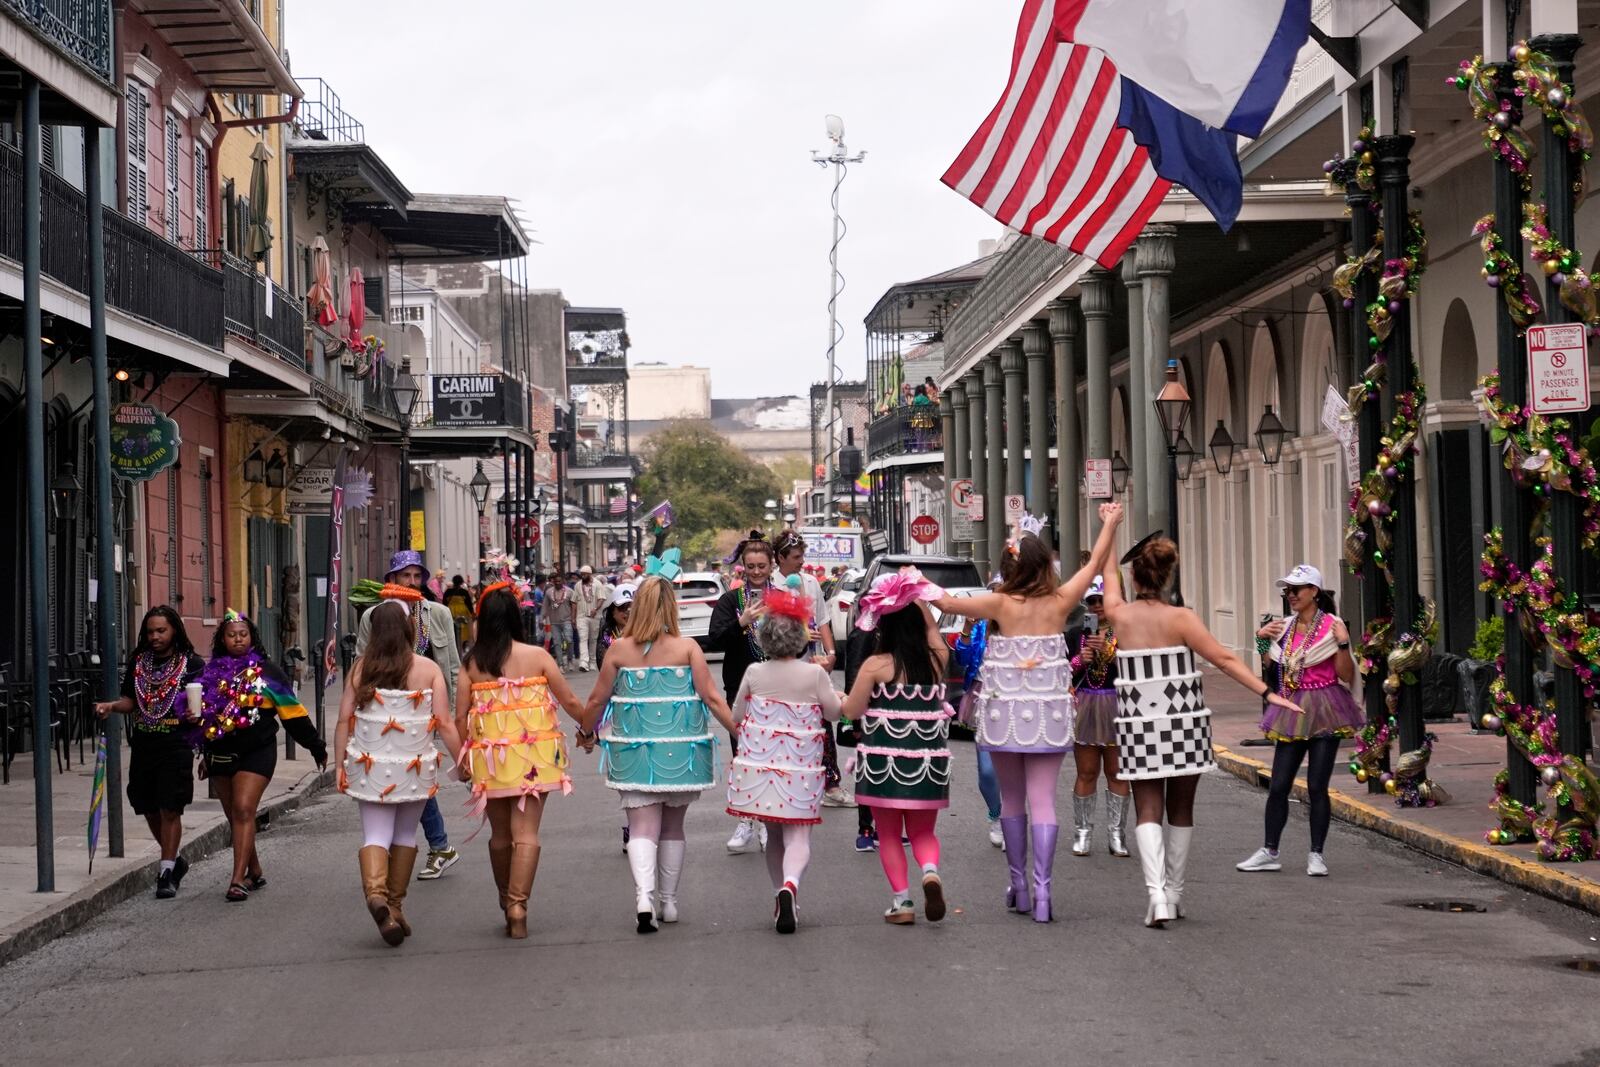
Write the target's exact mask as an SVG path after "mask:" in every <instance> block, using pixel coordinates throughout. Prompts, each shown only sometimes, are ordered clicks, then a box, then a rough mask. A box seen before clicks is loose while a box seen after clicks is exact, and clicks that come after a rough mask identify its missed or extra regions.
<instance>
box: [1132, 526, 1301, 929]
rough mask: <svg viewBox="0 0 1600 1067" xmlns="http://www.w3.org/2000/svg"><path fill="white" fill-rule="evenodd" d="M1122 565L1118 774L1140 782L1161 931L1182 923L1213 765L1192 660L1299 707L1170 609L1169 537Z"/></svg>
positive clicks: (1153, 922) (1173, 556) (1139, 829)
mask: <svg viewBox="0 0 1600 1067" xmlns="http://www.w3.org/2000/svg"><path fill="white" fill-rule="evenodd" d="M1123 562H1124V563H1131V564H1132V567H1133V587H1134V591H1135V596H1134V598H1133V600H1131V601H1129V600H1125V599H1124V598H1123V595H1122V581H1121V573H1120V571H1119V570H1118V569H1116V568H1108V569H1107V572H1106V575H1105V579H1106V580H1105V618H1106V621H1107V622H1109V623H1110V624H1111V625H1112V626H1113V627H1115V628H1116V631H1117V641H1118V648H1117V705H1118V716H1117V749H1118V752H1119V754H1120V757H1121V766H1120V768H1119V770H1118V777H1120V778H1123V779H1126V780H1129V781H1132V782H1133V806H1134V812H1135V815H1136V818H1137V822H1138V825H1137V826H1135V827H1134V831H1133V836H1134V840H1135V841H1136V842H1137V843H1138V846H1139V863H1140V865H1141V866H1142V867H1143V869H1144V882H1145V888H1146V889H1147V890H1148V891H1149V894H1150V901H1149V906H1148V908H1147V909H1146V911H1145V925H1146V926H1162V925H1163V924H1165V923H1166V922H1167V921H1168V920H1170V919H1175V918H1182V917H1183V910H1182V905H1181V901H1182V897H1183V879H1184V869H1185V867H1186V866H1187V865H1188V860H1189V841H1190V838H1191V837H1192V836H1193V834H1194V795H1195V790H1196V789H1197V788H1198V786H1199V784H1200V777H1199V776H1200V774H1201V773H1203V772H1204V771H1207V770H1210V769H1211V768H1212V767H1214V766H1215V765H1216V764H1215V763H1214V762H1213V760H1212V757H1211V712H1210V710H1209V709H1208V708H1207V707H1206V703H1205V693H1204V690H1203V688H1202V686H1201V683H1200V673H1199V670H1198V668H1197V666H1196V664H1195V656H1196V655H1198V656H1200V657H1201V658H1202V659H1205V660H1207V661H1209V662H1210V663H1211V664H1212V665H1213V666H1215V667H1216V668H1217V669H1218V670H1220V671H1222V673H1223V674H1226V675H1227V676H1228V677H1230V678H1232V679H1233V680H1234V681H1236V682H1238V683H1239V684H1240V685H1242V686H1244V687H1245V688H1246V689H1248V690H1250V691H1251V692H1252V693H1255V694H1257V695H1258V696H1260V697H1261V700H1262V707H1263V708H1265V707H1266V705H1268V704H1275V705H1277V706H1279V707H1283V708H1288V709H1291V710H1294V711H1299V709H1298V708H1297V707H1295V705H1294V704H1292V703H1291V702H1289V701H1287V700H1285V699H1284V698H1283V697H1281V696H1279V695H1278V694H1277V693H1274V692H1273V691H1272V687H1271V686H1269V685H1267V684H1266V683H1265V682H1263V681H1262V680H1261V679H1260V678H1258V677H1256V676H1255V675H1254V674H1252V673H1251V672H1250V669H1249V668H1248V667H1246V666H1245V665H1244V664H1243V663H1242V662H1240V660H1239V658H1238V657H1237V656H1235V655H1234V654H1233V653H1231V652H1229V651H1228V650H1227V649H1225V648H1223V647H1222V645H1221V644H1219V643H1218V641H1217V639H1216V638H1214V637H1212V636H1211V634H1210V632H1209V631H1207V630H1206V628H1205V626H1203V625H1202V624H1201V622H1200V618H1199V616H1197V615H1195V613H1194V612H1192V611H1189V610H1188V609H1187V608H1178V607H1174V606H1173V605H1172V604H1171V603H1169V601H1168V597H1167V594H1166V589H1167V586H1168V585H1169V584H1170V582H1171V581H1172V572H1173V569H1174V568H1176V567H1177V565H1178V546H1177V545H1175V544H1174V543H1173V542H1172V541H1171V540H1170V539H1168V538H1165V537H1159V536H1152V537H1148V538H1146V539H1145V540H1144V541H1141V542H1140V543H1139V544H1137V545H1135V546H1134V548H1133V550H1132V551H1131V552H1129V553H1128V555H1126V556H1124V557H1123ZM1163 818H1165V819H1166V821H1167V823H1168V826H1167V828H1166V830H1165V831H1163V829H1162V825H1161V824H1162V819H1163Z"/></svg>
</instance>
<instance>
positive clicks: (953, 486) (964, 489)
mask: <svg viewBox="0 0 1600 1067" xmlns="http://www.w3.org/2000/svg"><path fill="white" fill-rule="evenodd" d="M950 506H951V507H953V508H955V509H956V510H957V511H968V510H970V509H971V507H972V479H971V478H955V479H952V480H951V482H950Z"/></svg>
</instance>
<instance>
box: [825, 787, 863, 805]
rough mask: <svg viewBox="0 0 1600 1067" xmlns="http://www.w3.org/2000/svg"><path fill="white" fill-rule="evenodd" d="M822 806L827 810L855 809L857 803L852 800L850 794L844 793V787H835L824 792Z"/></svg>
mask: <svg viewBox="0 0 1600 1067" xmlns="http://www.w3.org/2000/svg"><path fill="white" fill-rule="evenodd" d="M822 806H823V807H825V808H853V807H855V806H856V802H855V801H854V800H851V799H850V794H848V793H846V792H845V791H844V787H843V786H837V785H836V786H834V787H833V788H832V789H825V790H823V792H822Z"/></svg>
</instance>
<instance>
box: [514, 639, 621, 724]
mask: <svg viewBox="0 0 1600 1067" xmlns="http://www.w3.org/2000/svg"><path fill="white" fill-rule="evenodd" d="M533 651H534V655H535V657H536V658H537V659H538V661H539V673H540V674H543V675H544V677H545V682H546V683H547V684H548V685H549V686H550V695H551V696H553V697H555V698H556V703H558V704H560V705H561V708H562V710H563V711H565V712H566V713H567V714H568V715H570V716H572V720H573V721H574V722H576V723H577V724H578V729H580V730H582V729H583V701H581V700H579V699H578V694H577V693H575V692H573V691H572V683H570V682H568V681H567V679H566V676H565V675H563V674H562V673H561V671H560V669H559V668H558V667H557V666H556V661H555V660H553V659H551V658H550V653H548V652H546V651H545V650H544V649H542V648H540V647H539V646H537V645H535V646H533ZM611 676H612V677H613V678H615V677H616V671H612V672H611ZM596 688H599V687H598V686H596ZM606 692H607V693H609V692H611V690H609V689H607V690H606Z"/></svg>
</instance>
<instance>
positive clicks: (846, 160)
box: [811, 115, 867, 526]
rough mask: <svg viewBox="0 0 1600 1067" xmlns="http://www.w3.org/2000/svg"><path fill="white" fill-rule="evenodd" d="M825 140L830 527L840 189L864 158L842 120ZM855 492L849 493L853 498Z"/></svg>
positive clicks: (815, 158)
mask: <svg viewBox="0 0 1600 1067" xmlns="http://www.w3.org/2000/svg"><path fill="white" fill-rule="evenodd" d="M827 123H828V140H830V141H832V142H833V147H832V148H831V149H829V150H828V151H827V152H826V153H823V152H818V151H816V150H813V151H812V153H811V160H812V162H814V163H816V165H817V166H819V167H823V168H827V167H832V168H833V198H832V201H831V202H832V204H833V244H832V245H830V246H829V247H828V395H827V401H826V404H827V414H826V417H827V420H828V450H827V451H828V458H827V468H826V474H825V477H826V481H824V482H823V487H824V492H825V495H826V498H827V503H826V504H824V505H823V508H824V512H825V521H826V523H827V524H828V525H829V526H832V525H833V514H834V500H833V464H834V456H835V454H836V453H837V452H838V439H839V435H838V432H837V430H836V429H835V423H836V422H837V421H838V419H837V417H836V416H837V413H836V412H835V410H834V406H833V387H834V385H835V384H836V383H837V381H838V377H839V375H838V371H837V369H836V367H835V362H834V353H835V351H836V350H837V348H838V347H839V292H840V291H841V290H842V289H843V288H844V275H842V274H840V273H839V242H840V241H842V240H844V234H845V230H846V227H845V224H844V220H843V219H842V218H840V217H839V187H840V186H841V185H843V184H844V176H845V174H846V173H848V171H849V169H850V167H849V164H851V163H860V162H861V161H862V160H864V159H866V158H867V154H866V153H865V152H857V153H856V154H855V155H853V156H852V155H851V154H850V150H849V149H848V148H846V147H845V145H844V119H841V118H840V117H839V116H838V115H829V116H828V118H827ZM854 493H855V490H854V489H853V488H852V489H851V494H852V495H854Z"/></svg>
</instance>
